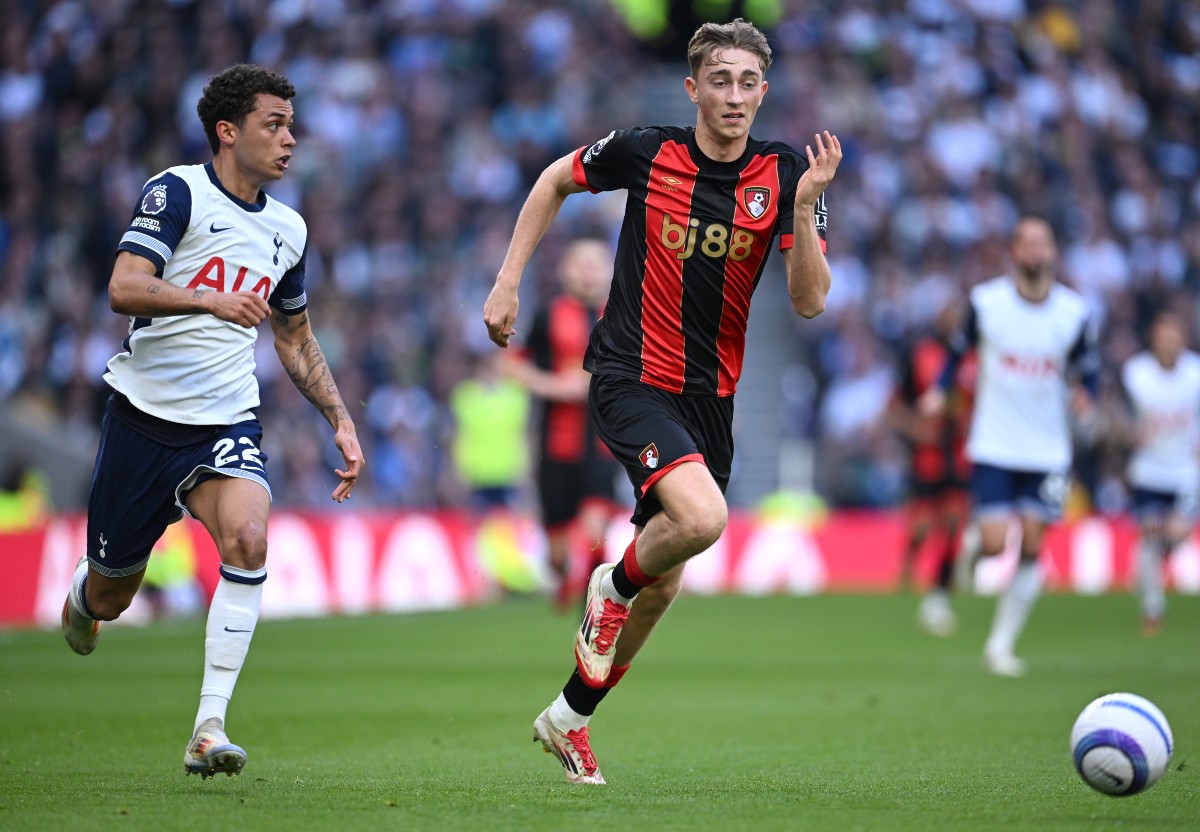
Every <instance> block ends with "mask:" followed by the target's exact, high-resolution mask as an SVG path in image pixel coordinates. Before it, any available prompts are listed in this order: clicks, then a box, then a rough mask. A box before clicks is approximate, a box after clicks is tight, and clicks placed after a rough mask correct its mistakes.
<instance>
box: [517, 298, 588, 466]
mask: <svg viewBox="0 0 1200 832" xmlns="http://www.w3.org/2000/svg"><path fill="white" fill-rule="evenodd" d="M599 317H600V310H599V309H597V308H594V307H589V306H588V305H587V304H585V303H584V302H583V301H581V300H579V299H578V298H575V297H572V296H571V295H559V296H558V297H556V298H554V299H553V300H552V301H550V303H549V304H548V305H546V306H544V307H542V308H541V309H539V310H538V311H537V313H536V314H535V315H534V316H533V325H532V326H531V328H530V330H529V337H528V338H527V339H526V342H525V344H526V348H527V349H528V351H529V353H530V357H531V358H532V359H533V362H534V364H535V365H536V366H537V367H538V368H540V369H542V370H545V371H547V372H551V373H560V372H562V371H564V370H568V369H570V368H572V367H575V368H578V367H580V366H582V364H583V356H584V353H585V352H586V351H587V345H588V338H589V336H590V335H591V334H592V328H593V327H594V326H595V324H596V320H597V319H598V318H599ZM599 444H600V440H599V439H597V438H596V434H595V429H594V428H593V427H592V423H591V418H590V416H589V415H588V406H587V402H563V401H546V402H545V403H544V407H543V410H542V420H541V450H542V453H543V454H544V455H545V456H546V458H547V459H551V460H554V461H555V462H582V461H585V460H587V459H588V458H590V457H591V456H592V455H594V454H596V453H597V452H598V450H599Z"/></svg>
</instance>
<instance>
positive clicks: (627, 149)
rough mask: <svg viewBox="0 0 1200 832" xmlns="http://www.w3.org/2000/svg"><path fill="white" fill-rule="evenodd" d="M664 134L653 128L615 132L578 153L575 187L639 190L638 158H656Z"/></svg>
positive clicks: (575, 159) (575, 165)
mask: <svg viewBox="0 0 1200 832" xmlns="http://www.w3.org/2000/svg"><path fill="white" fill-rule="evenodd" d="M662 141H663V138H662V133H661V131H659V130H655V129H654V128H641V127H627V128H625V129H624V130H614V131H613V132H611V133H609V134H608V135H607V136H605V137H604V138H602V139H600V140H599V141H598V142H596V143H595V144H592V145H589V146H587V147H581V148H579V149H578V150H577V151H575V158H574V160H573V162H572V165H571V174H572V176H573V178H574V179H575V184H576V185H579V186H580V187H583V188H587V189H588V190H589V191H591V192H592V193H599V192H600V191H619V190H621V189H622V188H628V187H631V186H633V187H636V186H637V185H639V184H641V183H639V182H638V181H637V176H638V172H639V171H641V170H643V165H641V164H638V160H639V159H642V160H644V159H646V158H653V156H654V153H655V152H656V151H657V149H658V147H660V146H661V145H662Z"/></svg>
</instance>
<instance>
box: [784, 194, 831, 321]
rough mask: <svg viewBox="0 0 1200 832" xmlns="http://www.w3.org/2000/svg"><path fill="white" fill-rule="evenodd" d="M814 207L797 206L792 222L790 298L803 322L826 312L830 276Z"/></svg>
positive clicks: (789, 271) (806, 205) (789, 270)
mask: <svg viewBox="0 0 1200 832" xmlns="http://www.w3.org/2000/svg"><path fill="white" fill-rule="evenodd" d="M814 211H815V205H813V204H809V203H797V204H796V208H795V219H794V222H793V235H792V256H791V257H790V258H789V259H788V264H787V265H788V268H787V283H788V296H789V297H790V298H791V299H792V309H794V310H795V312H796V314H797V315H800V316H801V317H804V318H815V317H816V316H817V315H820V314H821V313H822V312H824V311H825V298H826V296H827V295H828V294H829V286H830V282H831V276H830V273H829V263H828V262H827V261H826V260H825V255H824V253H823V252H822V251H821V238H820V237H819V236H817V227H816V224H815V221H814Z"/></svg>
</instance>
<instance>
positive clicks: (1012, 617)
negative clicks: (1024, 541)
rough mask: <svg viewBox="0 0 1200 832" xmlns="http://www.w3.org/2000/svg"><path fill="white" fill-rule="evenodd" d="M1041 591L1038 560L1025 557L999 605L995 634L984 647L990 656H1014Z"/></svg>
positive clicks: (994, 622)
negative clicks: (1018, 640) (1014, 650)
mask: <svg viewBox="0 0 1200 832" xmlns="http://www.w3.org/2000/svg"><path fill="white" fill-rule="evenodd" d="M1041 591H1042V570H1041V567H1040V566H1039V565H1038V562H1037V560H1032V559H1030V560H1027V559H1025V558H1022V559H1021V560H1020V561H1018V563H1017V571H1016V574H1014V575H1013V579H1012V583H1010V584H1009V585H1008V589H1006V590H1005V591H1004V594H1003V595H1002V596H1000V601H999V602H998V603H997V604H996V615H995V617H994V618H993V619H992V631H991V634H990V635H989V636H988V640H987V645H986V647H985V648H984V649H985V651H986V652H987V653H988V654H989V655H1001V656H1003V655H1012V652H1013V648H1015V647H1016V646H1017V639H1018V638H1019V637H1020V635H1021V632H1022V631H1023V630H1024V629H1025V622H1026V621H1028V620H1029V612H1030V610H1032V609H1033V605H1034V603H1035V602H1036V601H1037V599H1038V596H1039V595H1040V594H1041Z"/></svg>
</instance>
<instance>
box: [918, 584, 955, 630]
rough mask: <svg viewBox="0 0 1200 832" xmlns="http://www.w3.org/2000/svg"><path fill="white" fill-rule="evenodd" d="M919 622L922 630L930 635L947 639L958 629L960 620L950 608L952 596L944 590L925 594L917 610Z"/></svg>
mask: <svg viewBox="0 0 1200 832" xmlns="http://www.w3.org/2000/svg"><path fill="white" fill-rule="evenodd" d="M917 621H918V623H919V624H920V625H921V629H922V630H924V631H925V632H927V633H929V634H930V635H934V636H938V637H939V638H947V637H949V636H951V635H953V634H954V631H955V629H957V627H958V618H957V616H955V615H954V608H953V607H951V606H950V596H949V595H948V594H947V593H946V591H945V590H944V589H932V590H930V591H929V592H927V593H925V596H924V597H923V598H922V599H921V605H920V606H919V607H918V608H917Z"/></svg>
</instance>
